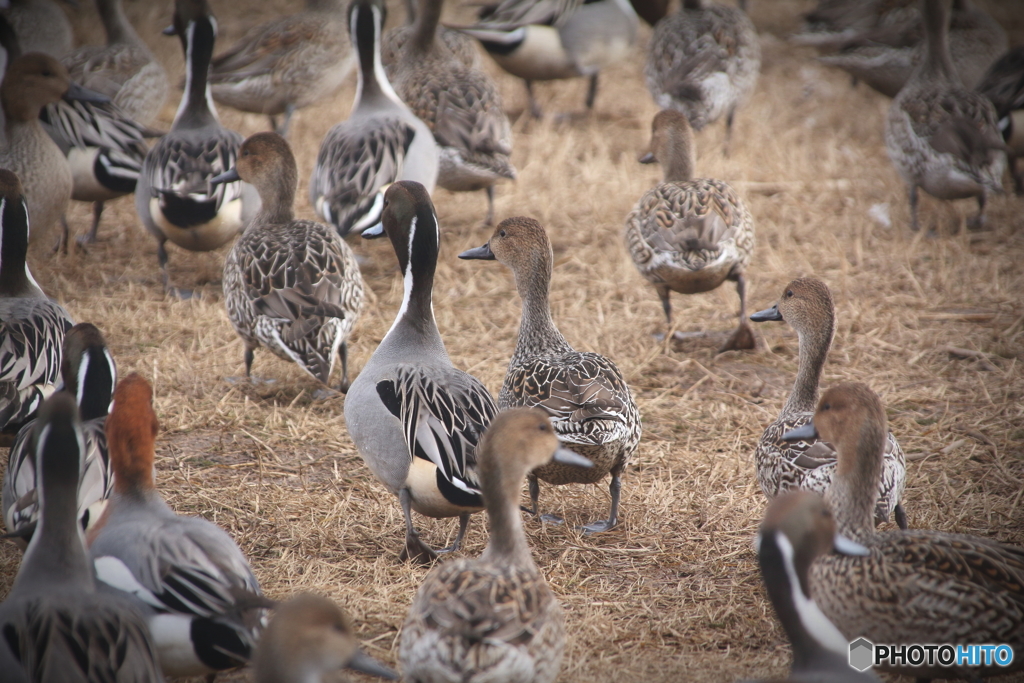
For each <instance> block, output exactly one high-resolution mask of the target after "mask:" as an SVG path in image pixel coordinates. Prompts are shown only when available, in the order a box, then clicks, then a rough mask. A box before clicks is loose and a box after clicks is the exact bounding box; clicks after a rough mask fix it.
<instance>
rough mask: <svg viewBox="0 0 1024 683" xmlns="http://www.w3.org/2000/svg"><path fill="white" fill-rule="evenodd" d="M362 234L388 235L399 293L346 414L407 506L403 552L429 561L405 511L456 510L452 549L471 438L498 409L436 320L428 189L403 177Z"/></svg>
mask: <svg viewBox="0 0 1024 683" xmlns="http://www.w3.org/2000/svg"><path fill="white" fill-rule="evenodd" d="M362 235H363V237H364V238H366V239H374V238H379V237H384V236H387V237H388V239H390V240H391V245H392V246H393V247H394V249H395V255H396V256H397V257H398V265H399V267H400V268H401V270H402V274H403V281H404V283H405V288H404V289H405V293H404V295H403V298H402V306H401V308H400V309H399V311H398V316H397V317H396V318H395V322H394V324H393V325H392V326H391V329H390V330H388V333H387V334H386V335H385V336H384V339H382V340H381V342H380V345H379V346H378V347H377V350H376V351H374V352H373V355H372V356H370V360H368V361H367V362H366V365H365V366H363V370H362V372H360V373H359V376H358V377H356V379H355V381H353V382H352V386H351V387H350V388H349V391H348V395H347V396H346V397H345V423H346V424H347V425H348V432H349V435H350V436H351V437H352V441H353V443H355V445H356V448H357V449H359V454H360V455H361V456H362V458H363V460H364V461H365V462H366V464H367V466H369V468H370V470H372V471H373V473H374V475H376V477H377V478H378V479H379V480H380V481H381V483H383V484H384V486H386V487H387V489H388V490H389V491H391V492H392V493H393V494H395V495H396V496H398V500H399V503H400V504H401V506H402V512H403V513H404V515H405V547H404V548H403V550H402V553H401V557H402V559H413V560H416V561H419V562H429V561H430V560H432V559H434V558H435V557H436V553H435V551H434V550H432V549H431V548H430V547H429V546H427V544H426V543H424V542H423V541H422V540H420V538H419V534H418V533H417V531H416V528H415V527H414V526H413V523H412V511H413V510H415V511H416V512H419V513H420V514H421V515H426V516H427V517H435V518H444V517H458V518H459V533H458V536H456V538H455V543H454V544H453V545H452V547H451V548H449V549H448V550H456V549H458V547H459V545H460V543H461V542H462V538H463V536H464V535H465V533H466V528H467V526H468V525H469V516H470V515H471V514H472V513H474V512H479V511H480V510H481V509H482V508H483V500H482V499H481V497H480V482H479V477H478V474H477V455H476V451H477V444H478V443H479V441H480V437H481V436H482V435H483V432H484V429H486V428H487V425H488V424H490V422H491V420H492V419H494V415H495V413H497V412H498V408H497V406H496V405H495V403H494V399H493V398H492V397H491V395H490V393H489V392H488V391H487V388H486V387H485V386H484V385H483V383H481V382H480V380H478V379H477V378H476V377H473V376H472V375H470V374H468V373H466V372H463V371H462V370H458V369H456V368H455V367H454V366H453V365H452V362H451V359H450V358H449V357H448V351H447V350H445V347H444V342H443V341H442V340H441V334H440V332H438V330H437V323H436V322H435V320H434V308H433V303H432V290H433V286H434V270H435V268H436V267H437V254H438V249H439V246H440V239H441V234H440V229H439V226H438V223H437V214H436V213H435V212H434V205H433V203H432V202H431V201H430V195H429V194H428V193H427V190H426V188H425V187H423V186H422V185H420V184H419V183H416V182H413V181H408V180H403V181H399V182H397V183H394V184H392V185H391V186H390V187H388V189H387V192H385V194H384V212H383V214H382V216H381V222H380V223H379V224H377V225H376V226H373V227H371V228H368V229H367V230H364V231H363V233H362Z"/></svg>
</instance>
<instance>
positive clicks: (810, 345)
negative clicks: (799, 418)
mask: <svg viewBox="0 0 1024 683" xmlns="http://www.w3.org/2000/svg"><path fill="white" fill-rule="evenodd" d="M834 329H835V319H834V317H831V318H829V321H828V325H824V326H822V327H820V328H818V329H814V330H797V332H796V333H797V338H798V339H799V345H800V350H799V359H798V360H797V370H796V381H794V382H793V391H792V392H790V394H789V399H787V400H786V405H785V407H784V408H783V409H782V413H783V414H784V415H790V414H793V413H808V412H814V408H815V405H816V404H817V402H818V382H819V381H820V380H821V371H822V368H824V367H825V359H826V358H827V357H828V350H829V348H830V347H831V346H832V333H833V330H834Z"/></svg>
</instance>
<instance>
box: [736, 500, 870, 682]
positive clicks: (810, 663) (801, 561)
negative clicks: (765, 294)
mask: <svg viewBox="0 0 1024 683" xmlns="http://www.w3.org/2000/svg"><path fill="white" fill-rule="evenodd" d="M755 545H756V547H757V559H758V562H759V564H760V565H761V578H762V579H763V581H764V587H765V589H766V590H767V591H768V598H769V599H770V600H771V602H772V607H774V608H775V617H776V618H777V619H778V620H779V623H781V624H782V628H783V630H784V631H785V632H786V638H787V639H788V640H789V644H790V646H791V647H792V648H793V665H792V667H791V669H790V672H789V676H788V677H787V678H786V681H789V682H791V683H871V682H872V681H873V682H874V683H880V681H879V678H878V676H876V675H875V674H874V673H873V672H871V671H857V670H856V669H854V668H853V667H851V666H850V660H849V657H850V644H849V641H847V639H846V638H845V637H844V636H843V634H842V633H840V632H839V629H838V628H836V625H835V624H833V623H832V622H831V621H829V620H828V617H826V616H825V615H824V614H823V613H822V611H821V609H820V608H819V607H818V605H817V604H815V602H814V598H813V597H812V596H811V594H810V585H811V584H810V570H811V563H812V562H814V560H815V559H817V558H818V557H820V556H821V555H824V554H826V553H829V552H835V553H839V554H841V555H853V556H856V557H863V556H865V555H867V554H868V553H869V552H870V551H868V549H867V548H865V547H864V546H862V545H861V544H859V543H857V542H856V541H853V540H850V539H849V538H847V537H845V536H843V535H842V534H840V533H838V532H837V531H836V522H835V519H834V518H833V516H832V511H831V510H829V508H828V505H827V504H826V503H825V501H824V500H823V499H822V498H821V496H819V495H818V494H816V493H810V492H807V491H792V492H790V493H784V494H782V495H781V496H779V497H778V498H776V499H775V500H773V501H772V503H771V504H770V505H769V506H768V511H767V512H766V513H765V516H764V521H763V522H761V528H760V530H759V531H758V534H757V540H756V542H755Z"/></svg>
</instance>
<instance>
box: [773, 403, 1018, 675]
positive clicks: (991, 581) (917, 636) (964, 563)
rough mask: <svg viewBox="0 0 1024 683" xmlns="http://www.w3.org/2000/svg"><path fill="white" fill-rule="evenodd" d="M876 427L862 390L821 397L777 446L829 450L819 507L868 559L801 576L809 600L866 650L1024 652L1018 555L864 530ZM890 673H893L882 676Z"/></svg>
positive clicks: (956, 539)
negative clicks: (821, 443)
mask: <svg viewBox="0 0 1024 683" xmlns="http://www.w3.org/2000/svg"><path fill="white" fill-rule="evenodd" d="M886 431H887V429H886V417H885V409H884V408H883V406H882V402H881V400H879V398H878V396H877V395H876V394H875V393H874V392H873V391H871V389H870V388H868V387H867V386H865V385H863V384H855V383H851V384H840V385H837V386H834V387H832V388H830V389H829V390H828V391H826V392H825V393H824V394H823V395H822V397H821V400H820V401H819V402H818V408H817V410H816V411H815V413H814V419H813V421H812V422H809V423H808V424H806V425H804V426H803V427H800V428H798V429H794V430H793V431H791V432H789V433H788V434H786V435H785V437H784V438H786V439H794V440H795V439H807V438H822V439H825V440H827V441H830V442H832V443H834V444H835V445H836V450H837V452H838V460H839V462H838V465H837V467H836V473H835V476H834V477H833V479H832V486H831V487H830V488H829V490H828V493H827V494H826V498H827V500H828V501H829V503H830V504H831V506H832V510H833V512H834V513H835V517H836V523H837V526H838V528H839V531H840V532H841V533H842V534H843V535H845V536H847V537H849V538H851V539H853V540H855V541H857V542H858V543H861V544H863V545H865V546H867V548H868V549H869V550H870V554H869V555H866V556H862V557H854V556H850V555H825V556H823V557H821V558H819V559H818V561H817V562H816V563H815V565H814V567H813V568H812V570H811V592H812V593H813V595H814V596H815V599H816V600H817V602H818V605H819V606H820V607H821V610H822V612H824V614H825V615H826V616H827V617H828V618H829V619H831V620H832V622H833V623H835V624H837V625H838V626H839V628H840V630H841V631H842V632H843V635H844V636H846V637H847V639H848V640H854V639H856V638H859V637H862V636H863V637H865V638H867V639H868V640H870V641H872V642H875V643H1005V644H1007V645H1009V646H1010V647H1012V648H1013V649H1014V650H1015V651H1016V652H1024V548H1018V547H1016V546H1010V545H1004V544H1002V543H998V542H996V541H993V540H990V539H987V538H980V537H978V536H967V535H963V534H950V533H944V532H940V531H923V530H913V531H893V532H887V533H881V534H880V533H876V532H875V528H874V524H873V521H874V510H875V499H876V498H877V496H878V486H877V484H876V482H877V481H878V478H879V476H880V475H881V473H882V461H883V453H884V452H885V442H886ZM891 670H893V671H899V668H898V667H896V668H891ZM1020 670H1024V659H1022V658H1020V657H1016V658H1014V661H1013V664H1012V665H1011V666H1010V667H996V666H980V667H979V666H970V667H968V666H961V667H958V668H956V669H949V668H943V667H938V666H935V667H932V668H929V667H927V666H923V667H908V668H905V669H903V670H902V673H904V674H906V675H911V676H916V677H917V678H919V679H921V678H951V677H957V678H970V679H972V680H977V679H978V678H982V677H985V676H995V675H1003V674H1010V673H1013V672H1014V671H1020Z"/></svg>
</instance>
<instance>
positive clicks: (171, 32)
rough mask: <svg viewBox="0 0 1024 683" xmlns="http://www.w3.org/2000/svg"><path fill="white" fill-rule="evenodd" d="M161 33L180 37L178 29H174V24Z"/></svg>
mask: <svg viewBox="0 0 1024 683" xmlns="http://www.w3.org/2000/svg"><path fill="white" fill-rule="evenodd" d="M160 33H162V34H164V35H165V36H176V35H178V29H176V28H174V24H171V25H170V26H166V27H164V30H163V31H160Z"/></svg>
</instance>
